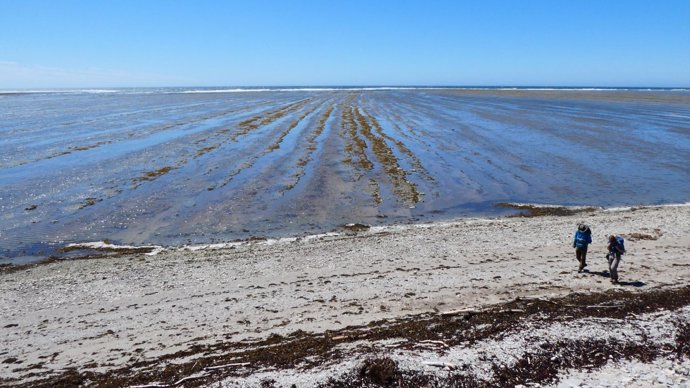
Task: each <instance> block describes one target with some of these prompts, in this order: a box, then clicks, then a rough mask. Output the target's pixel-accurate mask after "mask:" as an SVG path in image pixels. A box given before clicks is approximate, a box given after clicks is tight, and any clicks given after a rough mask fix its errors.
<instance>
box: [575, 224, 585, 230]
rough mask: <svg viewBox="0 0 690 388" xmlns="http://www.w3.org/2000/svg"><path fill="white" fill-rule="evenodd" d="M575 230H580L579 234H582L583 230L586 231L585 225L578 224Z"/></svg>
mask: <svg viewBox="0 0 690 388" xmlns="http://www.w3.org/2000/svg"><path fill="white" fill-rule="evenodd" d="M577 229H578V230H580V232H584V231H585V230H587V225H585V224H580V225H579V226H578V227H577Z"/></svg>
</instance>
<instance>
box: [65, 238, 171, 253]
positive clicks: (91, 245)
mask: <svg viewBox="0 0 690 388" xmlns="http://www.w3.org/2000/svg"><path fill="white" fill-rule="evenodd" d="M67 248H83V249H109V250H114V251H119V250H127V249H151V252H148V253H145V255H147V256H154V255H157V254H159V253H161V252H163V251H164V250H165V248H163V247H162V246H160V245H140V246H135V245H115V244H110V243H107V242H105V241H92V242H85V243H72V244H67Z"/></svg>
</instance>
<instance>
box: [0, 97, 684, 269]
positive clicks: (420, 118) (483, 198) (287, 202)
mask: <svg viewBox="0 0 690 388" xmlns="http://www.w3.org/2000/svg"><path fill="white" fill-rule="evenodd" d="M688 201H690V91H689V90H687V89H596V88H585V89H569V88H377V87H362V88H354V87H352V88H337V87H334V88H298V87H294V88H244V89H243V88H157V89H146V88H144V89H102V90H96V89H86V90H43V91H5V92H2V91H0V264H7V263H17V262H20V261H22V260H27V258H30V259H31V260H33V259H35V258H43V257H47V256H50V255H54V254H57V253H58V252H59V251H60V249H61V248H62V247H64V246H65V245H66V244H68V243H75V242H91V241H108V242H113V243H116V244H126V245H134V246H139V245H148V244H155V245H164V246H179V245H185V244H202V243H217V242H227V241H233V240H238V239H249V238H263V237H284V236H300V235H312V234H318V233H324V232H328V231H332V230H337V229H338V228H339V227H341V226H342V225H345V224H348V223H361V224H367V225H387V224H401V223H418V222H431V221H437V220H447V219H453V218H458V217H498V216H505V215H511V214H516V212H519V209H516V208H514V207H511V206H506V205H505V204H538V205H559V206H595V207H616V206H635V205H655V204H674V203H686V202H688Z"/></svg>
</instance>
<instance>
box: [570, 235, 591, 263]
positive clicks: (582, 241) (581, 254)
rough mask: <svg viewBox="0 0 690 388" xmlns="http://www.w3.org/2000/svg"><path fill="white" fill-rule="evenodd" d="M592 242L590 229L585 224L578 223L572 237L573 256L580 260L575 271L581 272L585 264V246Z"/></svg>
mask: <svg viewBox="0 0 690 388" xmlns="http://www.w3.org/2000/svg"><path fill="white" fill-rule="evenodd" d="M591 243H592V230H591V229H589V226H587V225H585V224H580V225H578V227H577V231H576V232H575V237H574V238H573V248H575V257H576V258H577V261H579V262H580V268H578V270H577V272H582V271H583V270H584V269H585V267H586V266H587V246H588V245H589V244H591Z"/></svg>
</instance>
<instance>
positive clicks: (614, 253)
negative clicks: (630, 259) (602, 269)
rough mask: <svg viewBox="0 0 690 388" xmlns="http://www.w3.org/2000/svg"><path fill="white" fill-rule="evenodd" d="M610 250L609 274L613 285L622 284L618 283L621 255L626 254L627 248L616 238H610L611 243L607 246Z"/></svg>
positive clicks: (608, 257)
mask: <svg viewBox="0 0 690 388" xmlns="http://www.w3.org/2000/svg"><path fill="white" fill-rule="evenodd" d="M607 248H608V250H609V253H608V255H606V258H607V259H608V262H609V273H610V274H611V283H613V284H620V283H619V282H618V264H619V263H620V262H621V255H622V254H623V253H625V248H624V247H623V246H622V244H621V243H620V242H619V241H618V239H617V238H616V236H614V235H611V236H609V243H608V245H607Z"/></svg>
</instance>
